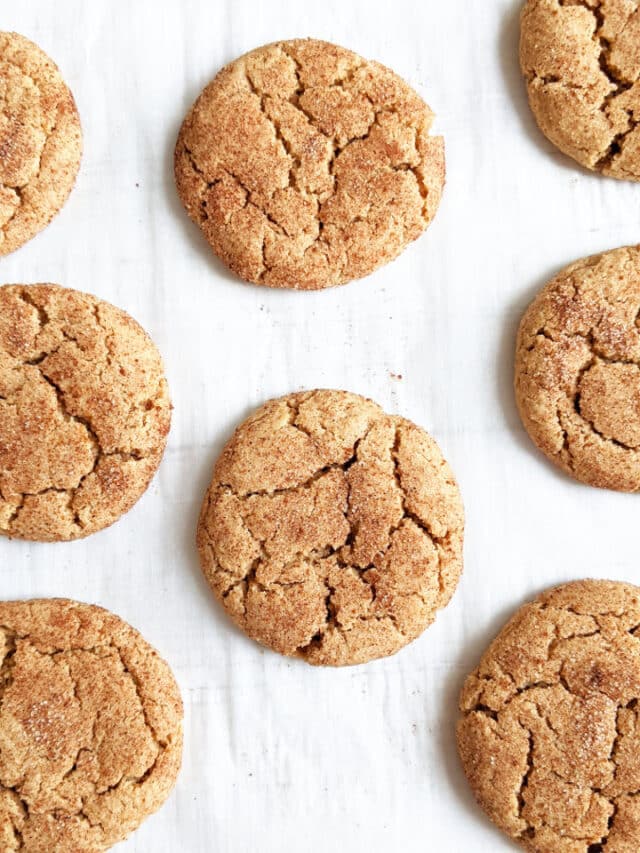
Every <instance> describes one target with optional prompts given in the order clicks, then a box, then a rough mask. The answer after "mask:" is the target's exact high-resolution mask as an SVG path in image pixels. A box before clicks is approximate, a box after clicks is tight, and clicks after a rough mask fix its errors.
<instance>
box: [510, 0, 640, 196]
mask: <svg viewBox="0 0 640 853" xmlns="http://www.w3.org/2000/svg"><path fill="white" fill-rule="evenodd" d="M520 64H521V67H522V72H523V74H524V75H525V78H526V81H527V87H528V92H529V103H530V105H531V109H532V110H533V113H534V115H535V117H536V120H537V122H538V124H539V126H540V129H541V130H542V132H543V133H544V134H545V136H547V137H548V139H549V140H551V142H553V143H554V145H556V146H557V147H558V148H559V149H560V150H561V151H563V152H564V153H565V154H568V155H569V156H570V157H572V158H573V159H574V160H577V161H578V162H579V163H581V164H582V165H583V166H586V167H587V168H588V169H592V170H595V171H598V172H601V173H603V174H604V175H608V176H610V177H613V178H620V179H624V180H631V181H640V127H639V125H640V3H638V2H637V0H528V2H527V3H526V4H525V6H524V9H523V12H522V29H521V41H520Z"/></svg>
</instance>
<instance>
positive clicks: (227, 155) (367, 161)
mask: <svg viewBox="0 0 640 853" xmlns="http://www.w3.org/2000/svg"><path fill="white" fill-rule="evenodd" d="M432 122H433V114H432V112H431V110H430V109H429V107H428V106H427V105H426V104H425V103H424V101H423V100H422V99H421V98H420V97H419V96H418V95H417V94H416V92H415V91H414V90H413V89H412V88H411V87H410V86H408V85H407V83H405V82H404V81H403V80H402V79H401V78H400V77H398V76H397V75H396V74H394V73H393V72H392V71H390V70H389V69H388V68H385V67H384V66H383V65H380V64H378V63H377V62H368V61H367V60H365V59H362V58H361V57H359V56H357V55H356V54H355V53H352V52H351V51H349V50H345V49H344V48H341V47H337V46H336V45H333V44H329V43H327V42H323V41H316V40H314V39H306V40H303V39H295V40H293V41H284V42H278V43H276V44H269V45H266V46H265V47H261V48H258V49H257V50H254V51H252V52H251V53H248V54H246V55H245V56H242V57H240V58H239V59H237V60H235V61H234V62H232V63H230V64H229V65H227V66H226V67H225V68H223V69H222V71H220V73H219V74H218V75H217V76H216V77H215V78H214V80H213V81H212V82H211V83H210V84H209V85H208V86H207V87H206V88H205V89H204V91H203V92H202V94H201V95H200V97H199V98H198V100H197V101H196V102H195V104H194V105H193V107H192V108H191V110H190V112H189V113H188V115H187V117H186V119H185V121H184V123H183V125H182V128H181V130H180V134H179V136H178V141H177V145H176V150H175V175H176V185H177V188H178V193H179V195H180V198H181V199H182V202H183V204H184V206H185V208H186V210H187V212H188V214H189V216H190V217H191V219H192V220H193V221H194V222H196V223H197V224H198V225H199V226H200V228H201V229H202V231H203V233H204V235H205V237H206V239H207V240H208V242H209V243H210V244H211V247H212V248H213V250H214V252H215V253H216V254H217V255H218V256H219V257H220V258H221V259H222V261H223V262H224V263H225V264H227V266H228V267H230V268H231V269H232V270H233V272H235V273H236V274H237V275H239V276H240V277H241V278H243V279H245V280H246V281H250V282H254V283H256V284H264V285H268V286H270V287H289V288H300V289H302V290H315V289H319V288H324V287H331V286H333V285H337V284H344V283H345V282H347V281H350V280H351V279H355V278H361V277H362V276H365V275H368V274H369V273H371V272H373V271H374V270H375V269H377V268H378V267H380V266H382V265H383V264H386V263H388V262H389V261H391V260H393V259H394V258H395V257H397V255H399V254H400V252H402V250H403V249H404V248H405V247H406V245H407V244H408V243H409V242H411V241H412V240H415V239H416V238H417V237H419V236H420V234H422V232H423V231H424V230H425V229H426V227H427V226H428V225H429V223H430V222H431V220H432V219H433V217H434V216H435V213H436V210H437V208H438V205H439V202H440V196H441V193H442V188H443V185H444V176H445V165H444V143H443V140H442V138H441V137H433V136H430V135H429V129H430V127H431V124H432Z"/></svg>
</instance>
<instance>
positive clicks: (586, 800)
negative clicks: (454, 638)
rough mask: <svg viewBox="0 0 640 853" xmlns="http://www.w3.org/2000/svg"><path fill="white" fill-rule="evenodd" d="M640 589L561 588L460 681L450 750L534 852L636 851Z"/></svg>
mask: <svg viewBox="0 0 640 853" xmlns="http://www.w3.org/2000/svg"><path fill="white" fill-rule="evenodd" d="M639 702H640V589H638V587H635V586H632V585H631V584H625V583H614V582H612V581H579V582H576V583H569V584H566V585H565V586H560V587H557V588H556V589H552V590H549V591H548V592H545V593H543V594H542V595H540V596H539V597H538V598H537V599H536V600H535V601H533V602H531V603H530V604H527V605H525V606H524V607H522V608H521V609H520V610H519V611H518V612H517V613H516V614H515V616H514V617H513V618H512V619H511V620H510V621H509V622H508V623H507V625H506V626H505V627H504V628H503V630H502V631H501V632H500V634H499V635H498V637H497V638H496V639H495V640H494V642H493V643H492V644H491V646H490V647H489V649H488V650H487V652H486V653H485V654H484V656H483V657H482V660H481V661H480V665H479V666H478V668H477V669H476V670H475V671H474V672H473V673H472V674H471V675H470V676H469V677H468V678H467V680H466V682H465V685H464V687H463V690H462V694H461V697H460V710H461V713H462V716H461V718H460V720H459V723H458V747H459V752H460V757H461V760H462V764H463V767H464V771H465V773H466V776H467V779H468V781H469V784H470V786H471V788H472V790H473V792H474V794H475V796H476V799H477V801H478V803H479V804H480V806H481V807H482V808H483V809H484V810H485V811H486V813H487V814H488V815H489V817H490V818H491V820H493V821H494V823H496V824H497V825H498V827H500V829H502V830H503V831H504V832H505V833H507V834H508V835H510V836H511V837H512V838H513V839H515V840H516V841H518V842H519V843H520V845H521V846H522V847H524V848H525V849H527V850H532V851H537V853H550V851H553V852H554V853H605V851H609V850H610V851H615V853H636V851H638V850H640V798H639V797H638V790H640V750H639V749H638V746H639V741H640V723H639V720H638V712H639V710H640V704H639Z"/></svg>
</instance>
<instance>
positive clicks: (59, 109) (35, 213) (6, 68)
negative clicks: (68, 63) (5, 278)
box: [0, 32, 82, 255]
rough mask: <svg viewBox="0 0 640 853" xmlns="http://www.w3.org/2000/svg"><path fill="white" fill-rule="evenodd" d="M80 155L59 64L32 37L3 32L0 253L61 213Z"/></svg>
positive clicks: (75, 119) (75, 121)
mask: <svg viewBox="0 0 640 853" xmlns="http://www.w3.org/2000/svg"><path fill="white" fill-rule="evenodd" d="M81 156H82V133H81V129H80V119H79V117H78V110H77V108H76V104H75V101H74V99H73V95H72V94H71V92H70V91H69V88H68V87H67V85H66V83H65V82H64V80H63V79H62V76H61V75H60V72H59V70H58V67H57V66H56V65H55V63H54V62H53V61H52V60H51V59H50V58H49V57H48V56H47V55H46V54H45V53H43V51H42V50H40V48H39V47H38V46H37V45H35V44H34V43H33V42H31V41H29V39H26V38H25V37H24V36H21V35H18V34H17V33H6V32H0V255H6V254H8V253H9V252H13V251H14V250H15V249H17V248H18V247H19V246H21V245H22V244H23V243H26V241H27V240H30V239H31V238H32V237H34V236H35V235H36V234H37V233H38V232H39V231H41V230H42V229H43V228H44V227H45V226H46V225H48V223H49V222H50V221H51V219H53V217H54V216H55V215H56V213H58V211H59V210H60V208H61V207H62V206H63V204H64V203H65V201H66V200H67V197H68V195H69V193H70V192H71V190H72V188H73V185H74V183H75V180H76V175H77V173H78V169H79V168H80V158H81Z"/></svg>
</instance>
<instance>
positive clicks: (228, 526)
mask: <svg viewBox="0 0 640 853" xmlns="http://www.w3.org/2000/svg"><path fill="white" fill-rule="evenodd" d="M463 528H464V519H463V509H462V502H461V499H460V494H459V491H458V487H457V485H456V482H455V479H454V477H453V474H452V472H451V469H450V468H449V466H448V465H447V463H446V462H445V460H444V459H443V458H442V455H441V453H440V450H439V449H438V447H437V445H436V443H435V442H434V441H433V439H432V438H430V436H429V435H427V433H426V432H424V430H422V429H420V428H419V427H417V426H415V425H414V424H412V423H411V422H410V421H407V420H405V419H404V418H401V417H394V416H390V415H386V414H385V413H384V412H383V411H382V409H381V408H380V407H379V406H378V405H376V404H375V403H373V402H371V401H370V400H366V399H365V398H364V397H359V396H358V395H356V394H349V393H347V392H344V391H310V392H305V393H298V394H291V395H290V396H288V397H283V398H281V399H278V400H272V401H270V402H269V403H267V404H266V405H264V406H262V407H261V408H260V409H258V411H257V412H256V413H255V414H254V415H252V416H251V417H250V418H249V419H248V420H247V421H245V422H244V423H243V424H242V425H241V426H240V427H239V428H238V429H237V430H236V433H235V435H234V436H233V437H232V439H231V440H230V441H229V443H228V444H227V446H226V447H225V449H224V450H223V452H222V455H221V456H220V458H219V460H218V462H217V463H216V466H215V469H214V473H213V479H212V482H211V486H210V487H209V490H208V492H207V495H206V497H205V500H204V503H203V506H202V512H201V516H200V521H199V525H198V534H197V539H198V547H199V552H200V560H201V565H202V569H203V572H204V574H205V576H206V578H207V580H208V581H209V583H210V585H211V587H212V588H213V590H214V592H215V594H216V596H217V597H218V599H219V600H220V602H221V603H222V604H223V606H224V607H225V609H226V611H227V613H229V615H230V616H231V618H232V619H233V620H234V621H235V622H236V623H237V624H238V625H239V627H240V628H241V629H242V630H243V631H244V632H245V633H246V634H248V636H250V637H252V638H253V639H254V640H257V641H258V642H259V643H262V644H263V645H265V646H268V647H269V648H271V649H274V650H275V651H277V652H280V653H281V654H284V655H291V656H295V657H301V658H303V659H304V660H306V661H308V662H309V663H311V664H320V665H331V666H340V665H346V664H357V663H365V662H366V661H369V660H372V659H374V658H380V657H384V656H386V655H392V654H394V653H395V652H397V651H398V650H399V649H401V648H402V647H403V646H405V645H406V644H407V643H410V642H411V641H412V640H414V639H416V638H417V637H418V636H419V635H420V634H421V633H422V632H423V631H424V630H425V628H427V626H428V625H429V624H430V623H431V622H432V621H433V620H434V618H435V616H436V612H437V611H438V610H439V609H440V608H442V607H444V606H445V605H446V604H447V603H448V601H449V599H450V598H451V596H452V594H453V592H454V590H455V588H456V585H457V583H458V578H459V576H460V572H461V570H462V542H463Z"/></svg>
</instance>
